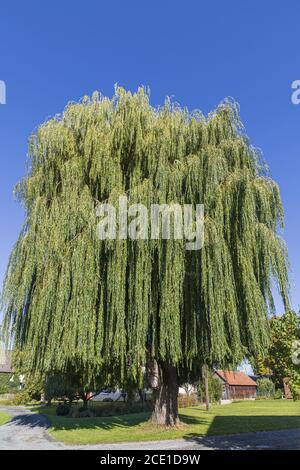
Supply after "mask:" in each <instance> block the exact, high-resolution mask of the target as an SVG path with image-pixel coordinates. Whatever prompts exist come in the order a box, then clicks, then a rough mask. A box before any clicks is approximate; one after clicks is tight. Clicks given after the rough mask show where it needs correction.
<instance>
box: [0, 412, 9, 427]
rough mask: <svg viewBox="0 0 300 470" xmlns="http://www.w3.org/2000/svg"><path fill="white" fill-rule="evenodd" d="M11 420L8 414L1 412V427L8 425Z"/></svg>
mask: <svg viewBox="0 0 300 470" xmlns="http://www.w3.org/2000/svg"><path fill="white" fill-rule="evenodd" d="M9 420H10V416H9V414H7V413H4V412H3V411H0V426H1V425H2V424H5V423H7V422H8V421H9Z"/></svg>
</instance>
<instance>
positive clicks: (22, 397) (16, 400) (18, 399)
mask: <svg viewBox="0 0 300 470" xmlns="http://www.w3.org/2000/svg"><path fill="white" fill-rule="evenodd" d="M31 402H32V397H31V396H30V394H29V393H28V392H27V390H21V391H20V392H18V393H16V394H15V396H14V397H13V399H12V404H13V405H16V406H19V405H28V403H31Z"/></svg>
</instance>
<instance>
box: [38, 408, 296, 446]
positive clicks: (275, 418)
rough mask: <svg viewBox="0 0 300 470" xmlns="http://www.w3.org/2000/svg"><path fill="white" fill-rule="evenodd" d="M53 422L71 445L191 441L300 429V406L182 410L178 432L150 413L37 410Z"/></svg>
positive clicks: (60, 436) (61, 438)
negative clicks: (76, 414) (70, 414)
mask: <svg viewBox="0 0 300 470" xmlns="http://www.w3.org/2000/svg"><path fill="white" fill-rule="evenodd" d="M34 409H35V410H36V411H38V412H40V413H43V414H46V415H47V416H48V417H49V420H50V422H51V428H50V432H51V434H52V436H53V437H54V438H55V439H57V440H59V441H63V442H66V443H68V444H100V443H108V442H110V443H111V442H126V441H127V442H133V441H151V440H164V439H178V438H186V439H188V438H191V437H194V436H209V435H216V434H234V433H242V432H251V431H255V432H257V431H271V430H276V429H288V428H297V427H299V426H300V418H299V414H300V404H299V402H291V401H286V400H261V401H246V402H235V403H232V404H230V405H214V406H212V407H211V409H210V411H209V412H206V411H205V410H204V409H203V407H199V406H195V407H190V408H184V409H181V410H180V418H181V421H182V422H183V423H185V424H184V425H183V426H182V427H180V428H178V429H170V430H167V429H163V428H158V427H155V426H153V425H151V424H150V423H149V422H147V420H148V418H149V413H138V414H130V415H123V416H115V417H107V418H67V417H57V416H55V408H54V407H35V408H34Z"/></svg>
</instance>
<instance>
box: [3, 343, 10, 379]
mask: <svg viewBox="0 0 300 470" xmlns="http://www.w3.org/2000/svg"><path fill="white" fill-rule="evenodd" d="M0 374H12V369H11V355H10V352H8V351H6V350H5V346H4V344H3V343H0Z"/></svg>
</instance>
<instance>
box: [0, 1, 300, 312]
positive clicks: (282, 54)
mask: <svg viewBox="0 0 300 470" xmlns="http://www.w3.org/2000/svg"><path fill="white" fill-rule="evenodd" d="M299 19H300V3H299V1H289V0H286V1H284V2H279V1H268V0H264V1H261V0H260V1H258V0H251V1H250V0H247V1H232V0H227V1H226V2H224V1H221V0H220V1H213V0H210V1H205V0H202V1H199V0H198V1H197V0H186V1H176V0H172V1H166V0H164V1H162V0H160V1H156V0H152V1H151V2H150V1H149V2H145V1H144V2H143V1H141V0H140V1H132V0H127V1H124V0H123V1H118V0H114V1H96V0H94V1H93V0H85V1H70V0H63V1H62V0H61V1H57V0H51V1H47V2H46V1H44V2H41V1H35V0H26V2H25V1H21V0H20V1H14V0H10V1H9V2H2V3H1V7H0V80H4V81H5V82H6V86H7V104H6V105H0V156H1V163H2V165H1V172H0V211H1V231H0V255H1V256H0V281H2V278H3V273H4V270H5V266H6V263H7V259H8V256H9V252H10V250H11V248H12V245H13V243H14V242H15V240H16V238H17V236H18V232H19V229H20V226H21V223H22V219H23V213H22V208H21V207H20V206H19V205H18V203H17V202H15V201H14V199H13V193H12V191H13V187H14V185H15V183H16V182H17V181H18V180H19V179H20V178H21V176H22V175H23V174H24V171H25V163H26V153H27V139H28V136H29V134H30V133H31V131H32V130H34V128H35V127H36V126H37V125H38V124H39V123H41V122H43V121H44V120H45V119H46V118H47V117H50V116H52V115H54V114H56V113H58V112H61V111H62V110H63V108H64V106H65V105H66V103H67V102H68V101H70V100H79V99H80V98H81V97H82V96H83V95H86V94H91V93H92V92H93V91H94V90H96V89H97V90H99V91H101V92H102V93H103V94H106V95H109V96H111V95H112V94H113V87H114V84H115V83H116V82H117V83H119V84H120V85H122V86H124V87H125V88H127V89H130V90H135V89H136V88H137V87H138V85H141V84H142V85H149V86H150V88H151V101H152V104H154V105H155V104H159V103H162V101H163V99H164V97H165V96H166V95H170V96H172V97H174V99H175V100H176V101H178V102H180V103H181V104H182V105H187V106H188V107H189V108H190V109H193V108H200V109H201V110H202V111H203V112H204V113H207V112H209V111H210V110H211V109H213V108H214V107H215V106H216V105H217V104H218V103H219V102H220V101H221V100H222V99H224V98H225V97H227V96H231V97H234V98H235V99H236V100H237V101H238V102H239V103H240V105H241V116H242V119H243V121H244V123H245V125H246V130H247V133H248V135H249V136H250V138H251V140H252V143H253V144H254V145H256V146H258V147H260V148H261V149H262V150H263V153H264V158H265V159H266V161H267V162H268V164H269V166H270V169H271V173H272V176H273V177H274V179H276V180H277V181H278V183H279V184H280V187H281V191H282V198H283V203H284V207H285V214H286V225H285V231H284V237H285V240H286V242H287V244H288V248H289V254H290V260H291V268H292V273H291V283H292V291H291V293H292V305H293V307H294V308H297V309H298V307H299V304H300V253H299V239H300V222H299V200H300V179H299V173H300V171H299V170H300V160H299V157H300V155H299V153H300V152H299V150H300V139H299V122H300V105H298V106H296V105H293V104H292V102H291V92H292V91H291V83H292V82H293V81H294V80H297V79H300V68H299V65H300V39H299V21H300V20H299ZM280 309H281V307H280V305H279V306H278V310H280ZM279 313H280V312H279Z"/></svg>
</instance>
